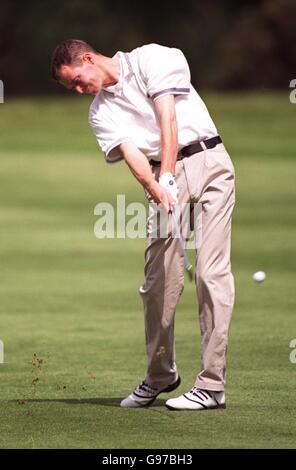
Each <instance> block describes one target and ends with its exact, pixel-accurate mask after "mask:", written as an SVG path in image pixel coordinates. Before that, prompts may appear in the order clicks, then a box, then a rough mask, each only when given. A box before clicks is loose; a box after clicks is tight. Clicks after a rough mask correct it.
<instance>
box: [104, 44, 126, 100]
mask: <svg viewBox="0 0 296 470" xmlns="http://www.w3.org/2000/svg"><path fill="white" fill-rule="evenodd" d="M112 59H118V60H119V63H120V76H119V80H118V82H117V83H115V85H110V86H108V87H103V88H102V89H103V90H105V91H108V93H112V94H113V95H121V92H122V88H123V83H124V80H125V79H126V78H127V77H128V76H129V75H131V74H133V69H132V66H131V63H130V60H129V57H128V55H127V54H125V53H124V52H120V51H119V52H117V53H116V54H115V55H114V56H113V57H112Z"/></svg>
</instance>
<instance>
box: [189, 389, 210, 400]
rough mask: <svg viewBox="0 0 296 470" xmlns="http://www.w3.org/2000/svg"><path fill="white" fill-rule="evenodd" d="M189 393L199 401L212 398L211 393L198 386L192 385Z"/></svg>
mask: <svg viewBox="0 0 296 470" xmlns="http://www.w3.org/2000/svg"><path fill="white" fill-rule="evenodd" d="M189 393H191V394H192V395H194V396H195V397H197V398H199V399H200V400H201V401H204V400H208V399H209V398H212V395H211V393H210V392H209V391H208V390H202V389H201V388H198V387H192V389H191V390H190V392H189Z"/></svg>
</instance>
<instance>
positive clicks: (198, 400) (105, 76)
mask: <svg viewBox="0 0 296 470" xmlns="http://www.w3.org/2000/svg"><path fill="white" fill-rule="evenodd" d="M51 72H52V77H53V79H55V80H56V81H58V82H59V83H61V84H62V85H64V86H65V87H67V88H69V89H71V90H74V91H76V92H78V93H81V94H82V93H90V94H93V95H95V97H94V100H93V102H92V104H91V106H90V112H89V123H90V125H91V127H92V129H93V132H94V134H95V136H96V139H97V141H98V143H99V145H100V147H101V149H102V151H103V153H104V155H105V159H106V161H107V162H108V163H115V162H118V161H120V160H123V161H125V163H126V164H127V165H128V167H129V168H130V170H131V172H132V173H133V175H134V176H135V178H136V179H137V180H138V181H139V182H140V184H141V185H142V186H143V187H144V189H145V192H146V194H147V197H148V201H149V203H150V205H151V204H153V203H154V205H155V203H157V204H159V205H161V207H164V208H165V210H166V212H167V213H168V214H171V215H172V214H173V213H174V211H176V208H177V207H179V206H181V205H184V204H185V203H187V204H190V205H191V207H194V206H195V205H196V204H197V203H199V205H200V207H201V208H202V209H201V212H200V218H201V227H202V234H201V235H202V236H201V243H200V245H199V247H198V250H197V256H196V266H195V272H196V276H195V277H196V279H195V280H196V288H197V296H198V302H199V320H200V330H201V369H200V371H199V372H198V374H197V377H196V381H195V383H194V384H193V386H192V388H191V389H190V390H189V391H186V392H185V393H184V394H182V395H181V396H179V397H176V398H171V399H169V400H168V401H167V402H166V406H167V407H168V408H169V409H173V410H187V409H190V410H204V409H212V408H224V407H225V393H224V387H225V361H226V349H227V343H228V335H229V326H230V320H231V314H232V310H233V303H234V281H233V276H232V273H231V265H230V247H231V219H232V212H233V207H234V203H235V188H234V169H233V165H232V162H231V159H230V157H229V155H228V153H227V151H226V149H225V147H224V145H223V142H222V139H221V137H220V136H219V134H218V132H217V129H216V127H215V125H214V123H213V121H212V119H211V117H210V115H209V113H208V110H207V108H206V106H205V104H204V102H203V101H202V100H201V98H200V97H199V95H198V93H197V92H196V90H195V89H194V88H193V86H192V85H191V80H190V70H189V67H188V63H187V61H186V58H185V57H184V55H183V53H182V52H181V51H180V50H179V49H176V48H169V47H164V46H161V45H158V44H148V45H144V46H142V47H138V48H136V49H134V50H133V51H131V52H128V53H127V52H117V53H116V54H115V55H114V56H113V57H112V58H110V57H106V56H104V55H102V54H100V53H99V52H97V51H96V50H95V49H93V48H92V47H91V46H90V45H89V44H87V43H85V42H84V41H81V40H76V39H74V40H72V39H70V40H66V41H64V42H62V43H60V44H58V46H57V47H56V49H55V50H54V52H53V56H52V64H51ZM151 214H152V217H154V216H156V215H155V214H157V212H155V211H154V213H153V212H152V213H151ZM153 214H154V215H153ZM168 218H169V217H168ZM150 223H151V220H150ZM193 229H194V230H195V231H196V230H197V229H196V227H193ZM145 260H146V262H145V281H144V283H143V285H142V286H141V288H140V295H141V296H142V299H143V303H144V316H145V333H146V346H147V356H148V367H147V372H146V376H145V378H144V380H143V381H142V382H141V383H140V384H139V385H138V386H137V387H136V388H135V389H134V391H133V392H132V393H131V394H130V395H129V396H128V397H127V398H125V399H124V400H122V402H121V406H122V407H127V408H135V407H145V406H148V405H150V404H151V403H152V402H153V401H154V400H155V398H156V397H157V396H158V395H159V394H160V393H162V392H172V391H173V390H175V389H176V388H177V387H178V386H179V385H180V375H179V373H178V369H177V365H176V357H175V344H174V318H175V311H176V306H177V303H178V300H179V298H180V296H181V294H182V290H183V285H184V250H183V251H182V250H180V240H179V239H178V237H175V236H173V234H172V230H169V231H168V233H167V236H166V237H163V236H159V237H157V236H152V235H151V233H149V231H148V242H147V249H146V252H145ZM196 362H197V361H196V358H195V357H192V366H194V365H195V364H196Z"/></svg>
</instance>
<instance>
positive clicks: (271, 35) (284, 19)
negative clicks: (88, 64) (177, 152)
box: [0, 0, 296, 95]
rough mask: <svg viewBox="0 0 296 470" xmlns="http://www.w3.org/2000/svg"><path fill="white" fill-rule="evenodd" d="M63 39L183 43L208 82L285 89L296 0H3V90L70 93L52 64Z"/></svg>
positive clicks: (295, 65)
mask: <svg viewBox="0 0 296 470" xmlns="http://www.w3.org/2000/svg"><path fill="white" fill-rule="evenodd" d="M66 38H79V39H84V40H85V41H87V42H89V43H90V44H92V45H93V46H94V47H95V48H96V49H97V50H98V51H99V52H101V53H102V54H104V55H108V56H112V55H114V53H115V52H116V51H117V50H121V51H129V50H132V49H134V48H135V47H138V46H140V45H143V44H148V43H150V42H157V43H160V44H163V45H167V46H171V47H178V48H180V49H182V50H183V52H184V54H185V55H186V57H187V59H188V62H189V64H190V68H191V73H192V81H193V83H194V85H195V86H197V87H199V88H203V89H234V90H236V89H263V88H267V89H268V88H272V89H281V88H283V89H287V87H288V86H289V83H290V80H291V79H292V78H295V77H296V46H295V42H296V41H295V40H296V1H295V0H256V1H254V0H249V1H245V0H242V1H234V0H221V1H213V0H212V1H211V0H208V1H207V2H203V1H199V0H197V1H194V0H181V1H178V2H176V3H175V2H173V1H161V0H158V1H156V0H149V1H147V2H146V1H144V2H141V1H140V0H138V1H132V0H130V1H124V0H120V1H119V0H71V1H63V2H61V1H57V0H51V1H50V0H39V1H37V0H31V1H28V2H23V1H18V0H1V2H0V79H1V80H2V81H3V82H4V85H5V94H6V95H7V94H10V95H14V94H43V93H47V94H48V93H65V91H63V89H62V87H58V86H57V85H56V84H54V83H53V82H52V81H51V79H50V73H49V64H50V57H51V53H52V50H53V49H54V47H55V46H56V44H57V43H58V42H60V41H62V40H63V39H66Z"/></svg>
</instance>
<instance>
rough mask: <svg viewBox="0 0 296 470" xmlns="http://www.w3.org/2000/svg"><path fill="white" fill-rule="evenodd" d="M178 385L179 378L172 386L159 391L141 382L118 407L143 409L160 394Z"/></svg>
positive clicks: (170, 390) (174, 388)
mask: <svg viewBox="0 0 296 470" xmlns="http://www.w3.org/2000/svg"><path fill="white" fill-rule="evenodd" d="M180 383H181V378H180V377H178V378H177V380H176V381H175V382H173V383H172V384H170V385H168V386H167V387H165V388H162V389H159V388H154V387H151V386H150V385H148V384H147V382H146V381H145V380H143V382H141V383H140V384H139V385H138V386H137V387H136V388H135V390H134V391H133V392H132V393H131V394H130V395H129V396H128V397H126V398H124V399H123V400H122V402H121V403H120V406H122V407H123V408H140V407H142V408H143V407H145V406H150V405H151V404H152V403H153V402H154V400H155V399H156V397H157V396H158V395H159V394H160V393H168V392H172V391H173V390H176V388H177V387H179V385H180Z"/></svg>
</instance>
